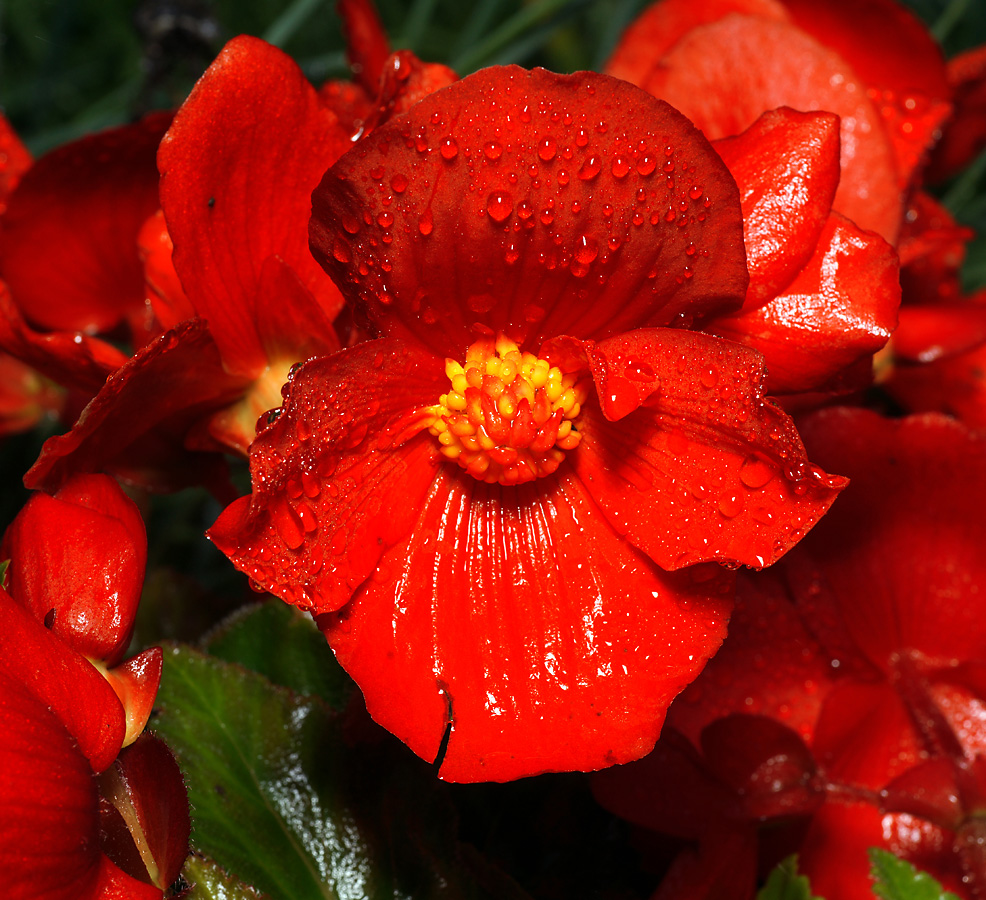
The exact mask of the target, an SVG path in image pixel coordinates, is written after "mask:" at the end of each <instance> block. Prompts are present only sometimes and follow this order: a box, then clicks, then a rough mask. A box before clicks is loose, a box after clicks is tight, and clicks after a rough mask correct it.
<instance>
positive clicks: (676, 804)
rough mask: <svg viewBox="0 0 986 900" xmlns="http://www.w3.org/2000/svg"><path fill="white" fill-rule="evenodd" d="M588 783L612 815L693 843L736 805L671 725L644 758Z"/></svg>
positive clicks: (727, 791)
mask: <svg viewBox="0 0 986 900" xmlns="http://www.w3.org/2000/svg"><path fill="white" fill-rule="evenodd" d="M679 702H680V701H679ZM677 705H678V704H677V703H676V704H675V706H674V707H672V709H674V708H675V707H677ZM590 783H591V785H592V793H593V796H594V797H595V798H596V800H598V801H599V803H600V804H602V806H604V807H605V808H606V809H608V810H609V811H610V812H611V813H613V815H615V816H619V817H620V818H621V819H626V820H627V821H628V822H633V823H634V824H636V825H642V826H643V827H644V828H648V829H652V830H654V831H661V832H663V833H664V834H673V835H677V836H678V837H683V838H692V839H695V840H697V839H698V838H700V837H703V836H704V835H705V834H706V833H707V832H708V831H709V829H710V828H711V827H712V826H714V825H717V824H719V823H720V822H721V821H722V820H723V819H724V818H725V816H726V814H727V813H728V812H730V811H732V812H735V807H736V805H737V804H736V797H735V795H734V792H733V791H731V790H729V789H728V788H727V787H726V786H725V785H724V784H722V783H721V782H719V781H717V780H716V779H715V777H714V776H713V775H712V774H710V772H709V770H708V767H707V766H706V765H705V762H704V760H703V759H702V758H701V757H700V756H699V753H698V751H697V750H696V749H695V748H694V747H693V746H692V745H691V744H689V742H688V741H687V740H686V739H685V738H684V737H683V736H682V735H681V734H679V733H678V732H677V731H675V730H674V729H673V728H670V727H666V728H665V729H664V731H663V733H662V734H661V739H660V740H659V741H658V742H657V744H656V745H655V747H654V749H653V751H651V752H650V753H648V754H647V756H645V757H644V758H643V759H639V760H637V761H636V762H631V763H627V764H626V765H625V766H614V767H613V768H611V769H604V770H603V771H602V772H597V773H596V774H595V775H593V776H592V779H591V782H590Z"/></svg>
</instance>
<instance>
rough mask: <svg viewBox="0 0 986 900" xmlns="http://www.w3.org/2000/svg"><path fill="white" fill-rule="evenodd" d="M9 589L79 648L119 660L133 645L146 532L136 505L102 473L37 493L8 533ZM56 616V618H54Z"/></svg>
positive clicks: (1, 554) (4, 553) (0, 550)
mask: <svg viewBox="0 0 986 900" xmlns="http://www.w3.org/2000/svg"><path fill="white" fill-rule="evenodd" d="M0 558H3V559H9V560H10V567H9V569H8V570H7V579H8V590H9V592H10V594H11V596H12V597H14V599H16V600H17V602H18V603H20V604H21V605H23V606H24V607H26V608H27V609H28V610H29V611H30V613H31V615H33V616H34V618H35V619H36V620H37V621H38V622H46V623H48V627H49V628H50V629H51V630H52V631H53V632H54V633H55V634H57V635H58V636H59V637H60V638H61V639H62V640H64V641H65V643H66V644H68V645H69V646H70V647H72V649H73V650H75V651H76V652H78V653H81V654H82V655H83V656H86V657H88V658H90V659H92V660H100V661H104V662H106V663H107V664H108V665H111V666H112V665H114V664H115V663H116V662H117V661H118V660H119V659H120V658H121V657H122V655H123V652H124V651H125V650H126V648H127V644H128V643H129V642H130V633H131V631H132V630H133V624H134V616H135V615H136V612H137V604H138V602H139V601H140V593H141V590H142V588H143V584H144V566H145V563H146V561H147V537H146V535H145V533H144V523H143V521H142V520H141V518H140V513H139V512H138V511H137V507H136V506H135V505H134V502H133V501H132V500H131V499H130V498H129V497H127V496H126V494H124V493H123V491H122V490H120V487H119V486H118V485H117V483H116V482H115V481H113V480H112V479H110V478H107V477H106V476H104V475H79V476H76V477H75V478H72V479H71V480H69V481H67V482H66V483H65V484H64V485H63V486H62V487H61V489H60V490H59V491H58V493H57V494H56V495H55V496H54V497H50V496H48V495H47V494H35V495H34V496H33V497H31V499H30V500H29V501H28V503H27V505H26V506H25V507H24V508H23V509H22V510H21V511H20V513H19V514H18V515H17V517H16V518H15V519H14V521H13V523H12V524H11V526H10V527H9V528H8V529H7V531H6V533H5V534H4V537H3V545H2V546H0ZM49 620H50V622H49Z"/></svg>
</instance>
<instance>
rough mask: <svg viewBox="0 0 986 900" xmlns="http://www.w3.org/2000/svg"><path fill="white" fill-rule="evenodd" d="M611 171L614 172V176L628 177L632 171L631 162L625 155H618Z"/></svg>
mask: <svg viewBox="0 0 986 900" xmlns="http://www.w3.org/2000/svg"><path fill="white" fill-rule="evenodd" d="M611 171H612V172H613V177H614V178H626V177H627V174H628V173H629V171H630V163H629V162H627V160H626V158H625V157H622V156H617V157H616V158H615V159H614V160H613V164H612V166H611Z"/></svg>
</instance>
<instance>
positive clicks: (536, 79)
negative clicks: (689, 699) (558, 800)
mask: <svg viewBox="0 0 986 900" xmlns="http://www.w3.org/2000/svg"><path fill="white" fill-rule="evenodd" d="M699 186H700V187H699ZM313 207H314V212H313V219H312V226H311V239H312V249H313V252H314V253H315V255H316V258H318V259H319V261H320V262H322V264H323V265H324V266H325V267H326V269H327V271H329V272H330V273H331V274H332V275H333V277H334V278H335V280H336V282H337V283H338V284H339V285H340V288H341V289H342V290H343V292H344V293H345V295H346V296H347V299H348V300H349V301H350V302H351V303H352V304H353V306H354V309H355V310H356V313H357V315H359V316H360V317H361V318H362V319H363V320H364V321H365V322H366V323H367V327H368V328H369V330H370V331H371V333H373V334H376V335H378V337H377V338H376V339H374V340H369V341H366V342H364V343H362V344H360V345H358V346H356V347H354V348H351V349H349V350H344V351H342V352H340V353H338V354H335V355H333V356H330V357H326V358H324V359H318V360H314V361H312V362H310V363H307V364H305V365H304V366H302V367H300V368H299V369H298V370H297V372H296V373H295V374H294V376H293V378H292V380H291V382H290V387H289V389H288V390H287V392H286V399H285V404H284V407H283V409H282V410H280V411H279V413H278V414H277V415H276V416H274V415H272V416H271V422H272V423H271V424H270V425H269V426H268V427H266V428H265V429H263V430H262V431H261V432H260V434H259V435H258V437H257V440H256V442H255V443H254V446H253V448H252V449H251V466H252V472H253V483H254V494H253V496H252V497H247V498H243V499H242V500H240V501H238V502H237V503H235V504H234V505H233V506H231V507H230V508H229V509H228V510H227V511H226V513H225V514H224V515H223V516H222V517H221V518H220V520H219V521H218V522H217V523H216V525H215V526H214V527H213V529H212V530H211V532H210V536H211V537H212V539H213V540H214V541H215V542H216V544H217V545H218V546H219V547H220V549H222V550H223V551H224V552H226V554H227V555H228V556H230V558H231V559H232V560H233V562H234V563H235V564H236V565H237V566H238V567H239V568H241V569H242V570H244V571H245V572H247V573H248V574H249V575H250V576H251V578H252V579H253V580H254V581H256V582H257V583H259V584H260V585H262V586H264V587H266V588H268V589H269V590H271V591H272V592H274V593H276V594H278V595H279V596H281V597H282V598H284V599H286V600H288V601H289V602H292V603H294V604H296V605H298V606H301V607H303V608H306V609H309V610H311V611H312V612H314V613H315V614H316V615H317V616H318V622H319V625H320V627H321V628H322V629H323V631H324V632H325V634H326V636H327V637H328V639H329V642H330V643H331V645H332V646H333V649H334V650H335V652H336V655H337V657H338V659H339V660H340V661H341V662H342V664H343V665H344V667H346V668H347V669H348V671H349V672H350V673H351V674H352V675H353V676H354V677H355V679H356V681H357V683H359V684H360V686H361V688H362V689H363V692H364V696H365V698H366V702H367V707H368V709H369V711H370V713H371V715H372V716H374V718H376V719H377V721H378V722H380V723H381V724H383V725H384V726H385V727H387V728H389V729H390V730H391V731H393V732H394V733H396V734H397V735H398V736H399V737H400V738H401V739H402V740H404V741H405V742H406V743H408V744H409V745H410V746H411V748H412V749H413V750H415V752H417V753H418V754H419V755H421V756H423V757H425V758H428V759H433V758H435V756H436V754H437V753H438V751H439V747H440V745H441V744H442V740H443V736H444V735H445V732H446V729H447V728H448V727H449V726H450V727H451V732H450V737H449V741H448V748H447V752H446V753H445V755H444V759H443V761H442V768H441V773H442V776H443V777H444V778H447V779H450V780H461V781H469V780H482V779H490V780H505V779H510V778H516V777H520V776H522V775H529V774H534V773H537V772H541V771H547V770H557V769H592V768H599V767H602V766H606V765H611V764H613V763H616V762H621V761H625V760H627V759H633V758H636V757H639V756H640V755H642V753H644V752H646V751H647V749H649V747H650V746H652V744H653V741H654V739H655V738H656V736H657V734H658V732H659V730H660V725H661V721H662V719H663V714H664V710H665V709H666V707H667V704H668V703H669V702H670V700H671V698H672V697H673V696H674V695H675V694H676V693H677V692H678V691H680V689H681V688H682V687H683V686H684V685H685V684H686V683H687V682H688V681H690V680H691V679H692V678H693V677H694V676H695V674H696V673H697V672H698V671H699V670H700V668H701V666H702V665H703V663H704V661H705V659H707V658H708V656H709V655H710V654H711V653H712V652H713V651H714V650H715V648H716V646H718V643H719V641H720V640H721V638H722V635H723V631H724V626H725V617H726V616H727V615H728V609H729V606H730V587H729V583H730V580H731V579H730V578H729V577H728V576H727V575H726V573H724V572H722V571H721V570H719V569H718V568H716V567H714V566H709V565H696V564H700V563H709V562H711V561H715V560H722V561H728V562H733V563H736V562H738V563H744V564H747V565H751V566H755V567H762V566H764V565H768V564H770V563H771V562H772V561H773V560H775V559H776V558H777V557H779V556H780V555H781V554H783V553H784V552H785V551H786V550H787V549H788V548H789V547H790V546H792V544H793V543H794V541H796V540H797V538H798V537H799V536H800V535H801V534H803V533H804V531H805V530H806V529H807V528H809V527H811V525H812V524H813V522H814V521H815V519H817V517H818V516H820V515H821V514H822V512H823V511H824V510H825V509H826V508H827V507H828V505H829V503H830V502H831V500H832V499H833V497H834V496H835V494H836V493H837V491H838V490H839V488H840V487H841V486H842V481H841V480H840V479H830V478H828V477H827V476H825V475H824V474H823V473H821V472H820V471H819V470H814V469H812V468H811V467H810V465H809V464H808V462H807V460H806V458H805V457H804V454H803V451H802V448H801V446H800V441H799V439H798V437H797V434H796V432H795V431H794V429H793V426H792V424H791V422H790V420H788V419H787V417H786V416H784V415H783V413H781V412H780V410H778V409H777V408H776V407H775V406H774V405H773V404H772V403H770V402H769V401H767V400H765V399H764V397H763V389H762V379H763V368H762V362H761V357H760V355H759V354H758V353H756V352H755V351H753V350H750V349H747V348H744V347H741V346H739V345H736V344H732V343H729V342H726V341H722V340H720V339H718V338H715V337H711V336H708V335H703V334H700V333H697V332H692V331H687V330H685V328H686V327H687V326H689V325H691V324H693V323H698V322H701V321H704V320H706V319H708V318H709V317H710V316H712V315H714V314H715V313H721V312H725V311H729V310H732V309H735V308H736V307H738V306H739V305H740V304H741V303H742V300H743V297H744V295H745V292H746V287H747V275H746V266H745V253H744V248H743V239H742V217H741V211H740V205H739V198H738V195H737V192H736V188H735V184H734V182H733V180H732V178H731V177H730V176H729V173H728V172H727V171H726V169H725V167H724V166H723V164H722V162H721V160H720V159H719V158H718V156H717V155H716V154H715V153H714V151H713V150H712V148H711V147H710V146H709V144H708V142H707V141H706V140H705V139H704V138H703V137H702V136H701V135H700V134H699V132H698V131H697V130H696V129H694V128H693V127H692V126H691V125H690V124H689V123H688V122H687V121H686V120H685V119H683V117H681V116H680V115H679V114H677V113H676V112H675V111H674V110H671V109H670V108H669V107H667V106H666V105H665V104H663V103H661V102H659V101H656V100H654V99H653V98H651V97H649V96H648V95H646V94H645V93H643V92H641V91H639V90H637V89H636V88H634V87H632V86H631V85H628V84H625V83H622V82H618V81H615V80H613V79H609V78H606V77H605V76H597V75H591V74H585V73H582V74H579V75H575V76H569V77H565V76H556V75H552V74H550V73H547V72H544V71H541V70H535V71H533V72H526V71H524V70H521V69H517V68H502V69H499V68H498V69H490V70H484V71H482V72H479V73H476V74H475V75H472V76H470V77H469V78H467V79H464V80H463V81H461V82H458V83H456V84H454V85H452V86H451V87H448V88H446V89H445V90H442V91H439V92H437V93H435V94H433V95H431V96H430V97H428V98H426V99H425V100H422V101H421V102H419V103H418V104H417V105H415V106H414V107H413V108H412V109H411V110H409V111H408V113H407V114H405V115H404V116H403V117H400V118H398V119H395V120H393V121H392V122H391V123H388V124H387V125H384V126H382V127H380V128H378V129H376V130H375V131H374V132H373V133H372V134H370V135H369V136H368V137H367V138H364V139H363V140H361V141H360V142H359V143H358V144H357V145H356V146H355V147H354V149H353V150H351V151H350V152H349V153H348V154H346V156H344V157H343V158H342V159H341V160H340V161H339V162H338V163H337V164H336V165H335V166H334V167H333V168H332V169H330V170H329V172H328V174H327V175H326V177H325V179H324V180H323V182H322V184H321V185H320V186H319V188H318V189H317V191H316V192H315V194H314V197H313ZM673 326H676V327H673ZM484 372H485V375H484V374H483V373H484ZM450 379H451V385H452V390H451V391H450V387H449V383H450ZM460 382H461V383H460ZM461 391H465V394H461V393H458V392H461ZM460 411H461V412H460ZM477 428H479V429H480V431H479V432H477V431H476V429H477ZM470 435H474V437H470ZM493 435H495V436H496V437H495V439H494V438H493V437H491V436H493ZM487 440H488V441H489V443H486V442H487ZM480 441H481V442H482V443H479V442H480ZM484 447H485V448H486V449H483V448H484ZM396 498H399V500H398V501H397V502H396V503H395V502H394V501H395V499H396ZM689 567H690V568H689ZM679 570H680V571H679Z"/></svg>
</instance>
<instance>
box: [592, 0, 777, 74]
mask: <svg viewBox="0 0 986 900" xmlns="http://www.w3.org/2000/svg"><path fill="white" fill-rule="evenodd" d="M730 13H739V14H740V15H744V16H757V17H759V18H762V19H768V20H773V21H777V22H787V21H788V20H789V16H788V14H787V11H786V10H785V8H784V4H783V3H781V2H779V0H701V2H696V0H660V2H659V3H652V4H651V5H650V6H648V7H647V9H646V10H645V11H644V12H643V13H641V14H640V16H638V17H637V18H636V19H635V20H634V21H633V23H632V24H631V25H630V27H629V28H627V30H626V31H625V32H623V37H621V38H620V43H619V45H618V46H617V48H616V50H614V51H613V55H612V56H611V57H610V59H609V62H607V63H606V69H605V71H606V72H607V73H608V74H609V75H613V76H615V77H616V78H622V79H623V80H624V81H629V82H631V83H632V84H636V85H638V86H639V87H642V88H643V89H644V90H645V91H650V90H651V88H650V82H651V79H652V78H653V77H654V76H655V73H656V72H657V71H658V70H659V69H660V68H661V57H662V56H664V54H665V53H667V52H668V51H669V50H670V49H671V48H672V47H673V46H674V45H675V43H676V42H677V41H678V40H680V39H681V38H682V37H684V36H685V35H686V34H687V33H688V32H689V31H690V30H691V29H692V28H695V27H696V26H698V25H707V24H709V23H710V22H715V21H717V20H718V19H721V18H722V17H723V16H728V15H729V14H730Z"/></svg>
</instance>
